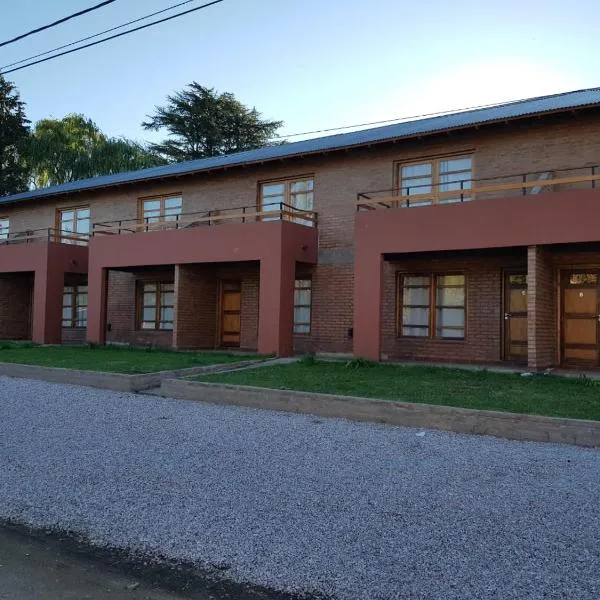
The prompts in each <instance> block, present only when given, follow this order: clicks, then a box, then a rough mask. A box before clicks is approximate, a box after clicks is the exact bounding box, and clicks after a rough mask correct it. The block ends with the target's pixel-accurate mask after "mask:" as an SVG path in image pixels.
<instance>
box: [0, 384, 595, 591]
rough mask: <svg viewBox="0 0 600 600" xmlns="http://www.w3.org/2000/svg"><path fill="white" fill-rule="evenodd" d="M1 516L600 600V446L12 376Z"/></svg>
mask: <svg viewBox="0 0 600 600" xmlns="http://www.w3.org/2000/svg"><path fill="white" fill-rule="evenodd" d="M0 398H1V399H2V402H0V519H1V518H5V519H6V518H10V519H15V520H19V521H21V522H26V523H31V524H34V525H37V526H52V527H56V528H59V529H68V530H72V531H76V532H79V533H81V534H83V535H85V536H87V538H88V539H89V540H90V541H91V542H93V543H94V544H100V545H102V544H105V545H109V546H113V547H121V548H130V549H134V550H138V551H141V552H143V553H145V554H147V555H155V556H156V555H163V556H168V557H170V558H173V559H177V560H182V561H192V562H194V563H195V564H196V565H197V567H198V568H199V569H201V570H203V572H209V573H212V574H214V575H218V576H220V577H226V578H230V579H232V580H236V581H249V582H252V583H254V584H263V585H266V586H269V587H271V588H275V589H280V590H289V591H294V592H301V591H306V592H309V593H316V592H322V593H324V594H327V595H329V596H330V597H332V598H336V599H341V600H365V599H369V600H388V599H389V600H392V599H428V600H436V599H439V600H442V599H443V600H453V599H457V600H458V599H461V600H464V599H474V598H477V599H486V600H488V599H490V598H498V599H502V600H506V599H513V598H514V599H517V598H518V599H519V600H521V599H523V598H527V599H528V600H536V599H540V600H541V599H542V598H544V599H545V600H548V599H554V598H556V599H558V598H569V599H571V598H573V599H577V600H588V599H589V600H592V599H593V600H597V599H598V598H600V544H599V542H598V540H600V452H599V451H597V450H590V449H582V448H574V447H567V446H553V445H547V444H535V443H522V442H509V441H504V440H499V439H492V438H485V437H469V436H463V435H454V434H448V433H442V432H431V431H424V432H420V431H417V430H412V429H403V428H399V427H390V426H383V425H374V424H363V423H351V422H346V421H342V420H334V419H330V420H327V419H317V418H315V417H311V416H299V415H293V414H283V413H271V412H266V411H259V410H253V409H244V408H234V407H226V406H225V407H223V406H221V407H220V406H214V405H210V404H201V403H193V402H185V401H176V400H168V399H161V398H156V397H152V396H142V395H131V394H124V393H116V392H108V391H104V390H94V389H88V388H79V387H72V386H67V385H51V384H45V383H39V382H34V381H25V380H17V379H8V378H4V379H2V378H0Z"/></svg>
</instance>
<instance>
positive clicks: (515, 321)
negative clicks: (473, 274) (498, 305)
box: [504, 273, 527, 362]
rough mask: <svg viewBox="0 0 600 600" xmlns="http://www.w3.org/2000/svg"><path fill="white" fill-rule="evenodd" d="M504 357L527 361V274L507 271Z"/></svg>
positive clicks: (505, 282) (505, 283)
mask: <svg viewBox="0 0 600 600" xmlns="http://www.w3.org/2000/svg"><path fill="white" fill-rule="evenodd" d="M504 358H505V360H513V361H518V362H527V274H526V273H506V275H505V280H504Z"/></svg>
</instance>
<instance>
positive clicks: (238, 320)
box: [221, 281, 242, 348]
mask: <svg viewBox="0 0 600 600" xmlns="http://www.w3.org/2000/svg"><path fill="white" fill-rule="evenodd" d="M241 325H242V286H241V283H240V282H239V281H222V282H221V346H228V347H236V348H239V346H240V337H241V336H240V334H241Z"/></svg>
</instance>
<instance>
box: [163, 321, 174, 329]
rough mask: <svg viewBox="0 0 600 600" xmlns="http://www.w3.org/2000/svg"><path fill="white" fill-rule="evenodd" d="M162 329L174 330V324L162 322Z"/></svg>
mask: <svg viewBox="0 0 600 600" xmlns="http://www.w3.org/2000/svg"><path fill="white" fill-rule="evenodd" d="M160 328H161V329H169V330H170V329H173V323H166V322H162V321H161V323H160Z"/></svg>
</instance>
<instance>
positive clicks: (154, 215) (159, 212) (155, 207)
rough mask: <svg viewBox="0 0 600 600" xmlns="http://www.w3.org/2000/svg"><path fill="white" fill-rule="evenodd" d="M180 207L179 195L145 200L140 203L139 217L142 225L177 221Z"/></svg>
mask: <svg viewBox="0 0 600 600" xmlns="http://www.w3.org/2000/svg"><path fill="white" fill-rule="evenodd" d="M182 206H183V199H182V197H181V196H180V195H175V196H162V197H160V198H146V199H143V200H141V201H140V217H141V219H142V221H143V222H144V223H159V222H161V221H177V217H178V216H179V215H180V214H181V208H182Z"/></svg>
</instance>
